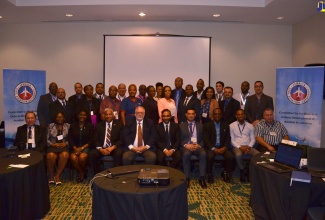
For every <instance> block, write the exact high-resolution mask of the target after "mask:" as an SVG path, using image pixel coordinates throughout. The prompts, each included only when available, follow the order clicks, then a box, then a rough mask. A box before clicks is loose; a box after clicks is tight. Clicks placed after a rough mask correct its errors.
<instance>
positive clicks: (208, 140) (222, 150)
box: [203, 108, 235, 183]
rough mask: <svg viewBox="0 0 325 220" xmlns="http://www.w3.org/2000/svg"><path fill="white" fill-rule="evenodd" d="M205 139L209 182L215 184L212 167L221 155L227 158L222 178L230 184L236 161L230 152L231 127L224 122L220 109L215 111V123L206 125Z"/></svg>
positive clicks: (204, 130)
mask: <svg viewBox="0 0 325 220" xmlns="http://www.w3.org/2000/svg"><path fill="white" fill-rule="evenodd" d="M203 139H204V144H205V149H206V152H207V156H208V163H207V173H208V182H209V183H213V182H214V179H213V175H212V167H213V162H214V157H215V156H216V155H221V156H223V157H224V158H225V165H224V171H223V172H222V173H221V176H222V178H223V180H224V181H225V182H230V181H231V179H232V172H233V171H234V169H235V160H234V154H233V153H232V152H231V150H230V133H229V125H228V124H227V123H225V122H223V121H222V111H221V109H220V108H215V109H214V110H213V121H209V122H207V123H205V124H204V127H203Z"/></svg>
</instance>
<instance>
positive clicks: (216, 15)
mask: <svg viewBox="0 0 325 220" xmlns="http://www.w3.org/2000/svg"><path fill="white" fill-rule="evenodd" d="M212 16H213V17H215V18H217V17H220V14H214V15H212Z"/></svg>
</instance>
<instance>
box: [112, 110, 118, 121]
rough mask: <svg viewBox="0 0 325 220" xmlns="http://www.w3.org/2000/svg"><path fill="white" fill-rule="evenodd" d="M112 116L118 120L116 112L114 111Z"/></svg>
mask: <svg viewBox="0 0 325 220" xmlns="http://www.w3.org/2000/svg"><path fill="white" fill-rule="evenodd" d="M113 114H114V116H115V119H118V113H117V111H114V112H113Z"/></svg>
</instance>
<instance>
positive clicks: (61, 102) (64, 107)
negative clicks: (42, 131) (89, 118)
mask: <svg viewBox="0 0 325 220" xmlns="http://www.w3.org/2000/svg"><path fill="white" fill-rule="evenodd" d="M56 96H57V100H56V101H54V102H52V103H50V106H49V107H50V117H51V122H52V123H54V122H55V117H56V115H57V113H58V112H61V113H62V114H63V115H64V117H65V122H66V123H69V124H72V123H73V122H75V121H76V117H75V110H74V106H73V104H72V103H70V102H68V101H67V100H65V91H64V89H62V88H59V89H58V91H57V92H56Z"/></svg>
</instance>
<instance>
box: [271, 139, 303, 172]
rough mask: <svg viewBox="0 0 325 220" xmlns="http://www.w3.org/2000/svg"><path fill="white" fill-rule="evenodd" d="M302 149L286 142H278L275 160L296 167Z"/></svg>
mask: <svg viewBox="0 0 325 220" xmlns="http://www.w3.org/2000/svg"><path fill="white" fill-rule="evenodd" d="M302 152H303V150H302V149H301V148H297V147H292V146H289V145H286V144H281V143H280V144H279V146H278V150H277V152H276V155H275V162H278V163H282V164H285V165H288V166H291V167H294V168H298V167H299V164H300V160H301V155H302Z"/></svg>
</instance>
